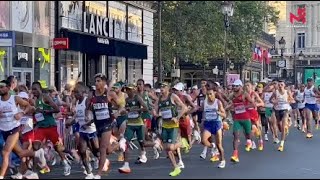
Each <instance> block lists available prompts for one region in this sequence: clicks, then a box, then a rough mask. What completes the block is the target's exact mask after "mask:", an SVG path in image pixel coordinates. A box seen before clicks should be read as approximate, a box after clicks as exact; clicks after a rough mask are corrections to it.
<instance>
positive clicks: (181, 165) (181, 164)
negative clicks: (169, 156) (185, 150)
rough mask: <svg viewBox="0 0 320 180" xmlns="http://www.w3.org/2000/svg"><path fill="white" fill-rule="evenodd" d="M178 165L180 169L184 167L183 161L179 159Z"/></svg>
mask: <svg viewBox="0 0 320 180" xmlns="http://www.w3.org/2000/svg"><path fill="white" fill-rule="evenodd" d="M178 167H179V168H180V169H184V163H183V162H182V161H179V163H178Z"/></svg>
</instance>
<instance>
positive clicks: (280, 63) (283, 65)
mask: <svg viewBox="0 0 320 180" xmlns="http://www.w3.org/2000/svg"><path fill="white" fill-rule="evenodd" d="M278 66H279V67H280V68H284V67H286V61H285V60H280V61H279V62H278Z"/></svg>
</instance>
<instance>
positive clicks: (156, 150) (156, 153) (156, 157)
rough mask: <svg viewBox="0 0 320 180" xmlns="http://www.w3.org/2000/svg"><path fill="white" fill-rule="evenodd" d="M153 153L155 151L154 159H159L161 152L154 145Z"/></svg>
mask: <svg viewBox="0 0 320 180" xmlns="http://www.w3.org/2000/svg"><path fill="white" fill-rule="evenodd" d="M153 153H154V156H153V159H159V157H160V154H159V152H158V149H157V148H156V147H153Z"/></svg>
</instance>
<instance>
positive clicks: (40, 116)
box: [34, 113, 44, 122]
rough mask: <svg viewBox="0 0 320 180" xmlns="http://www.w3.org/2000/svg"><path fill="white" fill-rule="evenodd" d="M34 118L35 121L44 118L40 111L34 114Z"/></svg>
mask: <svg viewBox="0 0 320 180" xmlns="http://www.w3.org/2000/svg"><path fill="white" fill-rule="evenodd" d="M34 117H35V119H36V121H37V122H40V121H43V120H44V116H43V114H42V113H37V114H35V115H34Z"/></svg>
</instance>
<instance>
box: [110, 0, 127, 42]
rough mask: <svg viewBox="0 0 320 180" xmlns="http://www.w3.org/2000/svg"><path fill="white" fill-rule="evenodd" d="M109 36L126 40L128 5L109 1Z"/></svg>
mask: <svg viewBox="0 0 320 180" xmlns="http://www.w3.org/2000/svg"><path fill="white" fill-rule="evenodd" d="M108 5H109V7H108V8H109V9H108V10H109V11H108V12H109V36H110V37H114V38H119V39H126V24H127V11H126V5H125V4H124V3H121V2H118V1H109V2H108Z"/></svg>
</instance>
